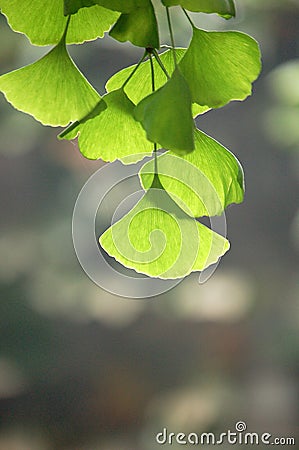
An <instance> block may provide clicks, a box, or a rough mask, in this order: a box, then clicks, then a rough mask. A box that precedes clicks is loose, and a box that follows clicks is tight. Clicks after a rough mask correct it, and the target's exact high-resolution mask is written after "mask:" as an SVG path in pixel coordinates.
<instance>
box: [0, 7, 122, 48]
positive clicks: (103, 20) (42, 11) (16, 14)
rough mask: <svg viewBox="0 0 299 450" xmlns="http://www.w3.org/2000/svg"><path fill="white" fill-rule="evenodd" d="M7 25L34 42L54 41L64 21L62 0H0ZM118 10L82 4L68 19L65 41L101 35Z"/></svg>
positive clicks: (63, 25) (50, 42)
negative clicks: (85, 6)
mask: <svg viewBox="0 0 299 450" xmlns="http://www.w3.org/2000/svg"><path fill="white" fill-rule="evenodd" d="M0 8H1V12H2V13H3V14H4V15H5V16H6V17H7V21H8V24H9V26H10V27H11V28H12V29H13V30H14V31H18V32H20V33H24V34H25V35H26V36H27V37H28V38H29V40H30V42H31V43H32V44H34V45H55V44H57V43H58V42H59V41H60V39H61V36H62V35H63V32H64V29H65V27H66V23H67V17H66V16H65V15H64V2H63V0H51V1H46V2H45V1H43V0H22V1H20V0H0ZM118 17H119V13H118V12H116V11H111V10H109V9H105V8H103V7H101V6H99V5H94V6H91V7H90V8H82V9H80V10H79V11H78V13H77V14H75V15H73V16H72V17H71V20H70V24H69V28H68V33H67V38H66V42H67V44H78V43H82V42H84V41H90V40H92V39H96V38H98V37H103V36H104V33H105V31H108V30H109V29H110V28H111V26H112V25H113V24H114V22H115V21H116V20H117V19H118Z"/></svg>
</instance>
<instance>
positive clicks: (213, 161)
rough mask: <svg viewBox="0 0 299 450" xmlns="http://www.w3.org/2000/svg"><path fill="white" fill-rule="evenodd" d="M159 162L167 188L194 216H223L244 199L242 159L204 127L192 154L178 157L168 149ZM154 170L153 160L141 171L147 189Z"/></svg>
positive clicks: (196, 132)
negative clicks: (229, 208)
mask: <svg viewBox="0 0 299 450" xmlns="http://www.w3.org/2000/svg"><path fill="white" fill-rule="evenodd" d="M157 164H158V170H159V177H160V180H161V183H162V184H163V186H164V188H165V189H166V190H167V192H168V193H169V194H170V195H171V196H173V195H174V196H175V199H176V201H179V204H180V206H181V207H182V208H183V209H184V210H185V208H186V207H187V208H188V211H190V212H191V214H192V216H193V217H202V216H209V217H211V216H215V215H220V214H221V213H222V212H223V210H224V209H225V208H226V207H227V206H228V205H230V204H231V203H241V202H242V201H243V197H244V177H243V170H242V167H241V165H240V163H239V161H238V160H237V159H236V157H235V156H234V155H233V154H232V153H230V152H229V151H228V150H227V149H226V148H225V147H223V146H222V145H221V144H219V142H217V141H215V140H214V139H212V138H211V137H209V136H207V135H206V134H205V133H203V132H202V131H200V130H196V131H195V150H194V151H193V152H192V153H189V154H187V155H184V156H182V157H178V156H176V155H175V154H173V153H172V152H167V153H164V154H163V155H161V156H159V157H158V161H157ZM153 173H154V165H153V161H149V162H148V163H146V164H145V165H144V166H143V167H142V169H141V171H140V178H141V182H142V185H143V187H144V188H145V189H148V188H149V187H150V186H151V183H152V180H153ZM188 211H186V212H187V213H188Z"/></svg>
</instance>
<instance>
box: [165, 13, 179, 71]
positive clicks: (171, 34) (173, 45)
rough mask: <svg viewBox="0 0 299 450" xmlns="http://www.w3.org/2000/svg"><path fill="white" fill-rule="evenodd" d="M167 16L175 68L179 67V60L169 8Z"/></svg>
mask: <svg viewBox="0 0 299 450" xmlns="http://www.w3.org/2000/svg"><path fill="white" fill-rule="evenodd" d="M166 14H167V22H168V29H169V34H170V40H171V46H172V54H173V60H174V65H175V67H177V59H176V54H175V44H174V36H173V30H172V25H171V18H170V13H169V7H168V6H167V7H166Z"/></svg>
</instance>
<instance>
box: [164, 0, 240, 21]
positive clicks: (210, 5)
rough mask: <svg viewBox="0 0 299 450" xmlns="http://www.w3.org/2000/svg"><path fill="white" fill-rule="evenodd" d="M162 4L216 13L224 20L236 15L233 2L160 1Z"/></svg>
mask: <svg viewBox="0 0 299 450" xmlns="http://www.w3.org/2000/svg"><path fill="white" fill-rule="evenodd" d="M162 3H163V4H164V5H165V6H175V5H181V6H182V7H183V8H185V9H188V10H189V11H194V12H203V13H217V14H219V15H220V16H222V17H224V18H226V19H230V18H231V17H232V16H235V14H236V10H235V4H234V0H162Z"/></svg>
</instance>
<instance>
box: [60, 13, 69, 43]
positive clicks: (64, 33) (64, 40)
mask: <svg viewBox="0 0 299 450" xmlns="http://www.w3.org/2000/svg"><path fill="white" fill-rule="evenodd" d="M70 20H71V15H69V16H68V17H67V21H66V25H65V29H64V32H63V35H62V37H61V40H60V43H61V42H63V43H64V44H66V35H67V32H68V28H69V24H70Z"/></svg>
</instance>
